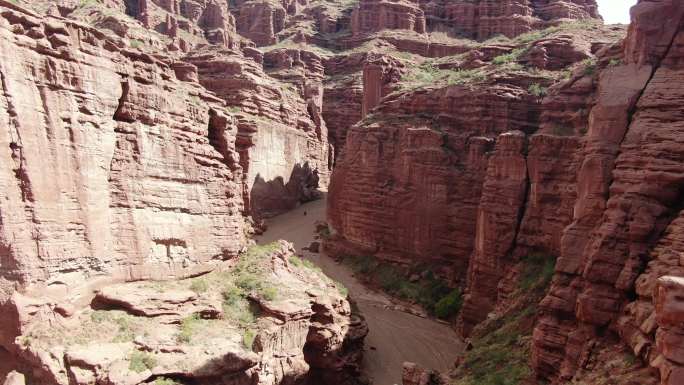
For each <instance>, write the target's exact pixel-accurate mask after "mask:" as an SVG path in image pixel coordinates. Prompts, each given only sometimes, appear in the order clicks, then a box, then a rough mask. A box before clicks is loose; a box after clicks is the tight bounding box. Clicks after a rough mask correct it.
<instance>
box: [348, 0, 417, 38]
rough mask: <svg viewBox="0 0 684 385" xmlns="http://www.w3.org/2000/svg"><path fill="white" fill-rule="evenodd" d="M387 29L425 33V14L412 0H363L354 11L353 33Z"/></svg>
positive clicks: (352, 20)
mask: <svg viewBox="0 0 684 385" xmlns="http://www.w3.org/2000/svg"><path fill="white" fill-rule="evenodd" d="M385 29H406V30H409V31H415V32H418V33H424V32H425V14H424V13H423V10H422V9H420V7H418V5H417V4H415V3H413V2H411V1H385V0H362V1H361V2H360V3H359V5H358V7H357V8H355V9H354V12H353V13H352V19H351V32H352V34H353V35H354V36H358V35H361V34H367V33H371V32H378V31H382V30H385Z"/></svg>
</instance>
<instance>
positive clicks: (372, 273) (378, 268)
mask: <svg viewBox="0 0 684 385" xmlns="http://www.w3.org/2000/svg"><path fill="white" fill-rule="evenodd" d="M342 261H343V263H344V264H345V265H347V266H349V267H350V268H351V269H352V270H353V271H354V272H355V273H357V274H358V275H359V276H361V277H364V279H366V280H367V281H368V282H369V283H371V284H376V285H378V286H379V287H380V289H382V290H383V291H385V292H386V293H388V294H390V295H392V296H395V297H398V298H401V299H403V300H407V301H411V302H415V303H417V304H419V305H421V306H422V307H423V308H424V309H425V310H427V311H428V312H429V313H430V314H432V315H435V316H437V317H439V318H443V319H449V318H451V317H453V316H455V315H456V314H458V312H459V311H460V309H461V303H462V300H461V291H460V290H458V289H453V288H451V287H449V285H448V284H447V283H446V282H445V281H444V280H443V279H441V278H440V277H438V276H437V275H436V274H435V273H434V272H433V271H432V270H430V269H429V267H426V266H415V267H414V268H413V269H410V270H409V271H406V270H405V269H402V268H400V267H398V266H395V265H392V264H390V263H386V262H383V261H380V260H378V259H377V258H374V257H371V256H346V257H344V258H342Z"/></svg>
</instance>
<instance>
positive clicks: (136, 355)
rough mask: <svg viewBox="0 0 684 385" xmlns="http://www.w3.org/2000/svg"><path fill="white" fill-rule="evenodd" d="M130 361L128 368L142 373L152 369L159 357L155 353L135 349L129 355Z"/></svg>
mask: <svg viewBox="0 0 684 385" xmlns="http://www.w3.org/2000/svg"><path fill="white" fill-rule="evenodd" d="M129 360H130V363H129V364H128V369H130V370H132V371H134V372H136V373H142V372H144V371H145V370H147V369H152V368H154V367H155V366H156V365H157V359H156V358H154V356H153V355H151V354H150V353H147V352H140V351H137V350H134V351H133V352H132V353H131V356H130V357H129Z"/></svg>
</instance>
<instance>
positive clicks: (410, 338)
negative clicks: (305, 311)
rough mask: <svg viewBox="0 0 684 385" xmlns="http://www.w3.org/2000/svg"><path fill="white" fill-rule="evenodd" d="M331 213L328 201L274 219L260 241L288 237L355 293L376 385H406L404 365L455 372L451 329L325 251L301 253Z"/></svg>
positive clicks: (456, 342)
mask: <svg viewBox="0 0 684 385" xmlns="http://www.w3.org/2000/svg"><path fill="white" fill-rule="evenodd" d="M325 210H326V201H325V199H321V200H318V201H315V202H309V203H306V204H303V205H301V206H300V207H298V208H296V209H294V210H292V211H290V212H288V213H286V214H283V215H280V216H277V217H275V218H272V219H270V220H269V221H268V222H267V223H268V230H267V231H266V232H265V233H264V234H263V235H262V236H260V237H258V238H257V241H258V242H259V243H269V242H272V241H276V240H278V239H284V240H287V241H290V242H292V243H294V244H295V248H296V249H297V250H298V251H300V254H301V255H302V256H303V257H305V258H307V259H309V260H311V261H313V262H314V263H315V264H316V265H318V266H319V267H320V268H321V269H322V270H323V272H325V274H327V275H328V276H329V277H331V278H333V279H335V280H336V281H338V282H341V283H342V284H344V285H345V286H346V287H347V288H348V289H349V295H350V296H351V298H352V299H353V300H355V301H356V302H357V304H358V307H359V309H360V310H361V312H362V314H363V316H364V317H365V318H366V321H367V322H368V327H369V329H370V333H369V334H368V337H366V343H365V345H366V347H365V349H366V351H365V352H364V362H363V364H364V372H365V373H366V374H367V375H368V376H369V377H370V378H371V379H372V380H373V383H374V384H375V385H393V384H400V383H401V369H402V363H403V362H404V361H411V362H415V363H417V364H420V365H422V366H423V367H426V368H432V369H437V370H440V371H446V370H447V369H449V368H450V367H451V366H452V365H453V362H454V360H455V359H456V357H457V356H458V355H459V353H460V352H461V346H462V342H461V341H460V339H459V338H458V336H457V335H456V333H455V332H454V331H453V330H452V329H451V328H450V327H449V326H447V325H445V324H442V323H439V322H436V321H434V320H431V319H426V318H421V317H418V316H415V315H412V314H409V313H406V312H403V311H400V310H395V309H394V308H393V307H392V306H391V301H390V300H389V298H387V297H386V296H385V295H383V294H381V293H378V292H376V291H373V290H370V289H369V288H367V287H366V286H365V285H363V284H362V283H361V282H360V281H359V280H358V279H356V278H355V277H354V275H353V274H352V272H351V270H350V269H349V268H347V267H345V266H344V265H341V264H339V263H337V262H336V261H335V260H333V259H332V258H331V257H329V256H328V255H326V254H325V253H320V254H317V253H310V252H308V251H305V250H301V249H302V247H306V246H308V245H309V244H310V243H311V242H312V241H313V240H314V230H315V222H316V221H323V220H325ZM304 212H306V215H304Z"/></svg>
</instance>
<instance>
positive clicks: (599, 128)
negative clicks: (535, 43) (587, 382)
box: [535, 1, 684, 384]
mask: <svg viewBox="0 0 684 385" xmlns="http://www.w3.org/2000/svg"><path fill="white" fill-rule="evenodd" d="M632 12H633V13H632V14H633V24H632V26H631V27H630V34H629V36H628V38H627V39H626V41H625V51H624V64H622V65H619V66H616V67H614V68H609V69H608V70H606V71H604V72H603V73H602V74H601V75H600V78H599V84H598V92H599V96H598V99H597V104H596V106H595V107H594V108H593V110H592V112H591V114H592V119H591V120H590V121H589V132H588V134H587V144H586V146H585V149H584V152H583V158H584V160H583V162H582V164H581V166H580V169H579V172H578V174H577V178H578V182H577V184H578V199H577V201H576V204H575V210H574V215H573V222H572V223H571V225H570V226H569V227H568V228H567V229H566V231H565V234H564V239H563V242H562V248H561V254H560V255H561V258H560V259H559V262H558V267H557V275H558V277H557V282H556V283H555V284H554V286H553V287H552V289H551V293H550V294H549V297H547V300H546V301H545V302H546V303H545V310H546V311H545V315H544V317H542V319H541V320H540V324H539V326H538V327H537V331H536V333H535V343H536V347H537V350H536V351H535V363H536V364H537V366H538V369H539V370H540V371H542V373H544V374H549V373H553V374H559V375H560V376H561V377H568V376H570V375H572V373H573V371H574V370H575V368H576V367H577V366H579V365H581V364H582V362H581V360H579V359H578V358H579V357H582V356H583V355H585V354H586V352H587V351H588V349H589V346H590V344H591V340H592V339H594V338H595V337H596V335H597V333H598V332H599V331H600V330H601V329H602V328H606V327H607V328H609V329H610V330H613V331H619V332H620V333H621V335H622V336H623V338H625V340H626V342H627V343H628V344H629V345H630V346H631V347H632V348H633V349H634V352H635V354H637V355H639V356H640V357H641V358H642V359H643V360H644V361H646V362H647V363H650V364H651V365H652V366H654V367H657V368H659V369H660V374H661V381H662V383H664V384H670V383H677V382H679V381H681V377H679V376H678V375H677V374H676V373H677V370H678V369H677V367H678V365H679V364H677V360H676V359H675V360H674V361H672V360H671V359H672V358H673V356H672V355H670V352H671V350H668V348H667V347H666V346H665V345H662V344H658V343H656V342H657V340H658V334H659V333H658V332H657V330H659V327H662V328H663V329H664V330H663V332H662V333H663V334H667V333H668V332H667V330H668V328H669V327H670V325H671V324H670V323H668V322H664V323H658V322H654V320H653V319H652V321H647V319H646V318H647V315H646V313H644V310H646V311H648V310H647V309H649V306H655V304H656V303H657V302H658V300H659V298H661V297H658V295H659V294H657V293H655V292H654V290H655V289H654V287H656V286H658V287H660V284H656V282H657V279H658V278H659V277H660V276H661V275H663V274H668V275H669V274H672V275H675V276H676V275H679V274H681V272H679V269H680V267H678V266H677V263H675V265H674V266H673V268H672V269H668V271H667V272H666V271H664V270H663V269H662V268H661V269H658V268H657V267H656V266H658V265H660V264H662V263H663V261H667V260H668V257H667V255H671V252H672V251H674V250H676V246H674V244H672V243H671V242H672V235H671V231H673V230H674V229H676V226H677V224H678V221H677V218H678V217H679V216H680V208H681V205H680V201H681V196H680V192H681V183H682V181H681V175H680V173H679V172H678V171H676V169H677V168H678V167H677V166H675V164H678V163H679V161H680V157H679V155H678V154H679V153H680V152H681V149H680V147H681V146H680V144H679V143H678V139H677V138H678V137H679V136H680V133H679V131H678V130H680V129H681V127H680V126H681V122H680V120H681V119H680V118H679V116H678V112H676V111H678V109H677V108H676V107H674V104H673V103H675V104H676V102H675V101H676V100H679V99H680V98H681V95H680V93H681V92H680V91H679V89H680V88H681V68H680V66H679V64H678V63H679V58H680V56H681V52H682V50H681V42H680V41H681V39H682V33H681V32H680V28H681V20H682V17H683V15H684V14H683V9H682V6H681V5H680V4H679V3H676V2H668V1H662V2H643V3H640V4H639V5H638V6H636V7H635V8H634V9H633V11H632ZM656 20H657V22H656ZM623 79H624V80H623ZM626 79H629V81H626ZM618 85H622V87H619V86H618ZM664 154H668V155H667V156H664ZM673 167H674V168H673ZM637 175H638V176H637ZM656 175H657V176H656ZM663 235H664V236H663ZM661 255H662V256H661ZM661 258H662V260H661ZM649 260H652V262H650V263H649V262H648V261H649ZM646 263H648V265H649V267H650V268H649V269H647V270H646V272H645V273H643V274H642V271H643V269H644V267H645V265H646ZM665 263H668V262H665ZM669 263H671V262H669ZM668 282H676V279H671V280H670V279H666V280H665V281H664V282H663V284H664V286H663V289H662V290H664V291H667V290H673V289H675V288H676V285H672V284H669V283H668ZM668 285H669V286H668ZM666 288H667V289H666ZM658 290H661V289H658ZM561 293H562V294H561ZM634 296H637V301H636V302H632V303H630V301H631V299H632V298H633V297H634ZM660 300H661V301H665V299H662V298H661V299H660ZM649 303H650V304H649ZM651 304H652V305H651ZM661 306H664V305H661ZM669 306H675V307H676V306H677V305H676V304H674V303H673V304H672V305H669ZM661 309H662V307H661ZM661 312H662V310H661ZM621 313H623V316H622V317H620V318H619V316H620V314H621ZM568 314H572V315H573V316H574V320H573V321H572V322H568V321H567V319H568V317H567V315H568ZM656 314H657V312H656ZM618 318H619V320H618ZM669 322H671V321H669ZM654 334H655V339H654ZM557 368H560V371H559V372H557V371H556V370H557Z"/></svg>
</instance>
